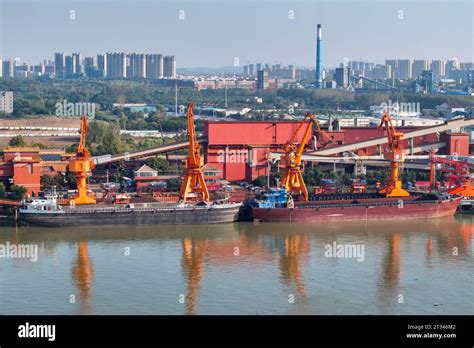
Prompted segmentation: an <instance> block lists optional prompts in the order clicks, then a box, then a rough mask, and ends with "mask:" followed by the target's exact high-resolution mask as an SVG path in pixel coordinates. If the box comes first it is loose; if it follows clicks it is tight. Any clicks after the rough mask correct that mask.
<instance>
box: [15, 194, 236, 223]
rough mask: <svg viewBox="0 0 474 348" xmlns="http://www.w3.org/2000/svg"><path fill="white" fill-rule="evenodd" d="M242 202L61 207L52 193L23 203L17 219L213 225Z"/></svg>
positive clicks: (227, 218) (223, 220)
mask: <svg viewBox="0 0 474 348" xmlns="http://www.w3.org/2000/svg"><path fill="white" fill-rule="evenodd" d="M241 205H242V203H212V204H208V203H198V204H174V205H163V204H160V203H154V202H152V203H135V204H125V205H119V204H115V205H114V204H96V205H81V206H61V205H59V204H58V203H57V199H56V197H55V196H46V197H45V198H41V199H35V200H33V201H31V202H24V203H23V204H22V205H21V207H20V209H19V213H20V215H19V218H20V220H21V221H24V222H27V223H30V224H33V225H38V226H47V227H69V226H99V225H100V226H101V225H178V224H216V223H227V222H234V221H237V219H238V216H239V210H240V207H241Z"/></svg>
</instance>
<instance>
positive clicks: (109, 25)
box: [0, 0, 474, 68]
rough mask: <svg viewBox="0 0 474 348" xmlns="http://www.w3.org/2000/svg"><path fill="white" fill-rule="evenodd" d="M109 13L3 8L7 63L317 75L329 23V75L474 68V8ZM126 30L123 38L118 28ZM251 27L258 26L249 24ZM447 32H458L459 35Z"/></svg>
mask: <svg viewBox="0 0 474 348" xmlns="http://www.w3.org/2000/svg"><path fill="white" fill-rule="evenodd" d="M25 5H28V6H27V8H28V9H29V11H26V12H25V10H24V9H25ZM108 5H110V2H109V1H95V2H92V1H84V2H81V3H76V2H58V1H54V0H47V1H42V2H41V3H39V2H35V1H30V0H22V1H12V0H3V1H2V2H1V5H0V16H1V18H2V20H1V23H2V24H1V27H0V33H1V34H0V35H1V40H0V56H1V57H2V58H3V59H5V58H7V57H12V58H17V57H18V58H20V59H21V61H27V62H32V63H37V62H40V61H42V60H43V59H44V57H49V56H50V55H51V54H52V53H54V52H57V51H65V52H81V54H82V55H83V56H91V55H94V54H96V52H115V51H118V52H123V51H128V52H153V51H156V50H160V51H163V52H173V54H174V55H176V56H177V57H179V62H180V63H179V67H180V68H188V67H225V66H233V65H235V58H237V59H238V63H239V66H240V67H242V66H243V65H246V64H248V63H250V62H257V61H262V62H263V61H264V62H269V63H271V64H285V65H289V64H291V65H295V66H300V67H313V66H314V65H315V45H316V25H317V23H321V24H322V26H323V35H322V45H323V50H324V51H323V57H322V65H323V67H336V66H338V65H339V64H340V62H342V61H344V60H345V59H347V60H350V61H373V62H374V63H383V62H384V60H385V59H387V58H388V57H396V58H399V59H402V58H407V59H440V60H451V59H453V58H454V57H455V58H457V59H458V60H459V61H461V62H464V61H466V62H469V61H473V60H474V59H473V56H474V53H473V43H472V38H471V37H470V36H471V35H472V31H473V16H472V10H473V5H472V3H471V2H470V1H464V0H458V1H454V2H453V1H449V2H448V1H436V2H427V1H425V0H419V1H416V2H415V3H408V2H405V1H401V2H382V3H378V4H369V3H365V2H361V1H357V2H349V1H337V2H335V3H329V2H327V1H323V2H318V3H314V2H308V1H296V2H293V1H292V2H289V1H277V2H272V3H269V2H267V1H264V2H260V3H257V2H255V1H242V2H236V1H233V2H229V3H222V2H220V1H210V0H207V1H200V2H199V4H197V3H196V2H193V1H181V2H177V3H173V2H171V1H160V2H157V3H151V2H149V1H137V2H134V3H131V2H130V1H121V2H119V5H120V6H116V4H115V5H114V6H113V7H112V6H108ZM427 5H429V6H427ZM454 5H455V6H454ZM71 11H74V13H72V12H71ZM400 11H401V12H400ZM20 12H21V15H19V13H20ZM374 13H376V14H377V15H376V16H374V15H373V14H374ZM228 14H232V15H228ZM72 17H73V18H72ZM13 18H14V20H13ZM450 18H451V19H454V18H455V19H456V26H453V25H450V22H449V20H450ZM48 19H50V20H48ZM122 22H123V25H121V26H120V28H122V29H123V30H122V32H120V30H119V29H118V28H116V27H115V26H116V23H122ZM249 22H252V23H256V24H257V25H252V26H248V25H246V23H249ZM440 23H446V24H445V25H449V31H447V30H445V28H443V25H440ZM127 24H128V25H127ZM32 26H34V27H35V30H34V32H32V31H31V30H30V29H29V28H31V27H32ZM249 27H250V28H249ZM374 28H377V30H374ZM217 29H218V30H217ZM117 30H118V32H117Z"/></svg>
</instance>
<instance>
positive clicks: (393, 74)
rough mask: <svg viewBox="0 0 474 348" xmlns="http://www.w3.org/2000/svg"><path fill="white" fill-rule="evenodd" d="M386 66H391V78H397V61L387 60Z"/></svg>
mask: <svg viewBox="0 0 474 348" xmlns="http://www.w3.org/2000/svg"><path fill="white" fill-rule="evenodd" d="M385 65H389V66H390V70H391V71H392V76H390V77H393V76H395V74H396V73H395V72H396V70H397V68H398V61H397V60H396V59H386V60H385Z"/></svg>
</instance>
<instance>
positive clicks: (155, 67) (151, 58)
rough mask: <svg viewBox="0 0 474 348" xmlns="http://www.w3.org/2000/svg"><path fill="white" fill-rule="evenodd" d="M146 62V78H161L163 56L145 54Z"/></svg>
mask: <svg viewBox="0 0 474 348" xmlns="http://www.w3.org/2000/svg"><path fill="white" fill-rule="evenodd" d="M145 60H146V78H147V79H161V78H162V77H163V55H162V54H147V55H146V57H145Z"/></svg>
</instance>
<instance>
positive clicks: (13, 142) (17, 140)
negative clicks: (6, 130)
mask: <svg viewBox="0 0 474 348" xmlns="http://www.w3.org/2000/svg"><path fill="white" fill-rule="evenodd" d="M8 145H9V146H12V147H23V146H26V142H25V139H23V137H22V136H21V135H15V136H14V137H13V138H11V139H10V141H9V142H8Z"/></svg>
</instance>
